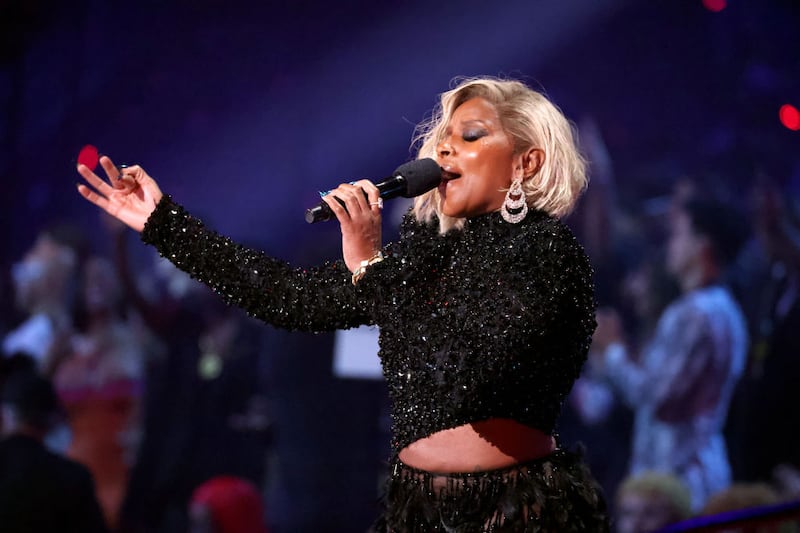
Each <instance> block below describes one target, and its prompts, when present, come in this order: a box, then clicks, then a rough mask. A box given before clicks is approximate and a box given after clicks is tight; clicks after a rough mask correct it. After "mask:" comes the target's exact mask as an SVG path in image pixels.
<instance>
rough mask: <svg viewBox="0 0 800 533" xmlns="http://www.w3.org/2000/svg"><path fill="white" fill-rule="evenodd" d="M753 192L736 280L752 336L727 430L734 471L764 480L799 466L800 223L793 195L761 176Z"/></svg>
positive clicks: (747, 478) (746, 478)
mask: <svg viewBox="0 0 800 533" xmlns="http://www.w3.org/2000/svg"><path fill="white" fill-rule="evenodd" d="M751 199H752V203H753V211H752V213H753V224H754V227H755V229H756V232H755V240H754V241H753V243H752V244H753V246H752V247H751V248H750V251H751V255H750V256H749V257H748V256H745V257H742V258H741V261H740V263H739V265H738V266H739V270H738V272H737V273H738V274H739V278H738V279H737V280H736V281H738V282H739V286H740V287H741V290H740V292H741V293H742V294H743V300H744V301H745V302H746V307H745V309H746V311H747V314H748V317H749V323H750V330H751V336H752V339H753V342H752V345H751V349H750V352H749V358H748V362H747V368H746V370H745V373H744V375H743V377H742V380H741V382H740V383H739V385H738V387H737V389H736V393H735V395H734V399H733V403H732V406H731V413H730V417H729V418H728V424H727V428H726V429H727V435H728V438H729V441H730V446H731V452H732V453H731V456H732V464H733V467H734V475H735V477H736V478H737V479H739V480H742V481H764V482H769V481H770V480H771V479H772V478H773V476H774V475H775V474H776V471H775V469H776V467H779V466H781V465H783V468H784V470H785V471H788V470H787V469H793V470H797V469H800V446H798V444H797V439H795V438H794V435H798V434H800V414H798V413H797V412H796V410H795V409H793V406H795V405H797V403H798V401H800V395H799V394H798V391H800V389H798V387H797V384H798V383H799V382H800V335H798V331H800V223H799V222H798V220H797V213H796V207H795V206H794V205H793V203H792V202H793V199H792V197H791V196H790V195H786V194H784V193H783V192H782V190H781V189H780V187H779V186H778V185H777V184H776V183H775V182H774V181H773V180H772V179H770V178H768V177H766V176H763V175H762V176H760V177H758V179H757V180H756V184H755V187H754V190H753V194H752V195H751Z"/></svg>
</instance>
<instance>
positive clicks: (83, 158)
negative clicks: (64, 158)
mask: <svg viewBox="0 0 800 533" xmlns="http://www.w3.org/2000/svg"><path fill="white" fill-rule="evenodd" d="M99 158H100V155H99V154H98V152H97V148H95V147H94V146H92V145H91V144H87V145H86V146H84V147H83V148H81V151H80V152H79V153H78V163H80V164H82V165H86V166H87V167H89V170H94V169H95V168H97V161H98V159H99Z"/></svg>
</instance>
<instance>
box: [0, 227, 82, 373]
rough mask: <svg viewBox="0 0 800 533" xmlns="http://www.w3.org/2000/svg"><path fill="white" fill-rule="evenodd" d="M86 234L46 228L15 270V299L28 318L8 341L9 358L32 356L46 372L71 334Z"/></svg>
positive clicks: (13, 274) (65, 229)
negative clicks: (58, 347)
mask: <svg viewBox="0 0 800 533" xmlns="http://www.w3.org/2000/svg"><path fill="white" fill-rule="evenodd" d="M85 250H86V243H85V238H84V237H83V235H82V234H81V233H80V232H79V231H78V230H77V229H76V228H73V227H71V226H67V225H54V226H51V227H48V228H45V229H43V230H42V231H41V232H40V233H39V235H38V237H37V238H36V240H35V242H34V243H33V245H32V246H31V248H30V249H29V250H28V251H27V252H26V253H25V255H24V256H23V258H22V259H21V260H20V261H19V262H17V263H15V264H14V265H13V266H12V268H11V277H12V282H13V287H14V298H15V300H16V304H17V307H18V308H19V310H20V311H22V312H23V313H24V314H25V316H26V318H25V319H24V321H23V322H22V323H21V324H19V325H18V326H17V327H16V328H14V329H12V330H11V331H9V332H8V334H7V335H6V336H5V338H4V339H3V343H2V349H3V353H4V354H5V355H6V356H8V355H11V354H13V353H14V352H24V353H27V354H29V355H31V356H32V357H33V358H34V359H35V360H36V362H37V364H38V365H39V368H41V369H43V368H45V367H46V366H47V358H48V356H49V353H50V350H51V348H52V347H53V345H54V343H55V342H56V340H57V339H62V338H65V337H66V336H68V335H69V334H70V333H71V329H72V306H73V303H74V297H75V291H76V288H77V279H78V273H79V271H80V262H81V260H82V259H83V256H84V255H85Z"/></svg>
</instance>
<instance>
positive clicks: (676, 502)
mask: <svg viewBox="0 0 800 533" xmlns="http://www.w3.org/2000/svg"><path fill="white" fill-rule="evenodd" d="M691 516H692V495H691V493H690V492H689V488H688V487H687V486H686V485H684V484H683V482H682V481H681V480H680V479H678V478H677V477H675V476H673V475H671V474H665V473H663V472H642V473H640V474H637V475H635V476H630V477H627V478H625V479H624V480H623V481H622V483H621V484H620V486H619V489H618V490H617V493H616V513H615V517H616V518H615V521H614V525H615V530H616V532H617V533H651V532H653V531H657V530H658V529H660V528H662V527H664V526H668V525H670V524H674V523H676V522H680V521H681V520H686V519H687V518H689V517H691Z"/></svg>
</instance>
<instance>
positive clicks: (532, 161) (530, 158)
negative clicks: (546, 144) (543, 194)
mask: <svg viewBox="0 0 800 533" xmlns="http://www.w3.org/2000/svg"><path fill="white" fill-rule="evenodd" d="M542 165H544V150H542V149H541V148H529V149H528V150H526V151H525V152H523V153H522V175H523V176H524V177H525V178H531V177H533V176H535V175H536V174H537V173H538V172H539V170H540V169H541V168H542Z"/></svg>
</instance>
